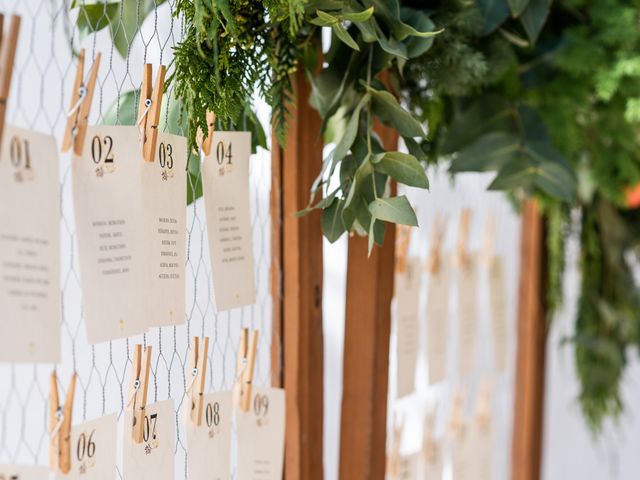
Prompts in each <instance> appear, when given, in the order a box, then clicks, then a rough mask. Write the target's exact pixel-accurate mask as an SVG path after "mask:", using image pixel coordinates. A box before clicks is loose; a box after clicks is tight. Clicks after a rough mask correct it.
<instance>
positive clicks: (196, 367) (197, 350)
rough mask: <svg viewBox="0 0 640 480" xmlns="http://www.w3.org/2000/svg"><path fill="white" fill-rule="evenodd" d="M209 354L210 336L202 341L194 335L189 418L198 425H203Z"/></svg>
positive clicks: (190, 364) (188, 390)
mask: <svg viewBox="0 0 640 480" xmlns="http://www.w3.org/2000/svg"><path fill="white" fill-rule="evenodd" d="M208 354H209V337H204V338H203V339H202V341H201V340H200V338H198V337H193V342H192V346H191V361H190V362H189V366H190V367H191V375H192V378H191V386H190V387H189V388H188V389H187V395H188V397H189V400H190V408H189V414H188V417H189V420H190V421H191V422H192V423H193V424H194V425H196V426H198V427H199V426H200V425H202V412H203V410H204V408H203V404H204V403H203V398H202V397H203V395H204V384H205V380H206V375H207V355H208Z"/></svg>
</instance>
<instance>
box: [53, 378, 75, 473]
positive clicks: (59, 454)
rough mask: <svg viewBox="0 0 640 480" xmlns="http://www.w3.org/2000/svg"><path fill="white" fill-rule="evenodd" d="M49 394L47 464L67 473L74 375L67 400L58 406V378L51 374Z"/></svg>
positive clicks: (68, 469)
mask: <svg viewBox="0 0 640 480" xmlns="http://www.w3.org/2000/svg"><path fill="white" fill-rule="evenodd" d="M50 388H51V392H50V397H49V435H50V444H49V464H50V467H51V469H52V470H60V471H61V472H62V473H69V471H70V470H71V419H72V416H73V397H74V394H75V390H76V374H75V373H73V374H72V375H71V380H70V381H69V389H68V390H67V398H66V401H65V403H64V406H62V405H60V395H59V393H58V377H57V375H56V372H55V371H54V372H53V373H52V374H51V385H50Z"/></svg>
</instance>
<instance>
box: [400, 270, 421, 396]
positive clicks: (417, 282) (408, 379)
mask: <svg viewBox="0 0 640 480" xmlns="http://www.w3.org/2000/svg"><path fill="white" fill-rule="evenodd" d="M421 267H422V263H421V261H420V259H410V260H409V261H407V265H406V268H405V269H404V271H403V272H400V273H398V274H397V275H396V282H395V325H396V358H397V362H396V365H397V372H396V381H397V387H396V389H397V390H396V392H397V393H396V395H397V396H398V397H404V396H406V395H409V394H411V393H413V391H414V386H415V372H416V361H417V358H418V348H419V340H420V332H419V323H418V315H419V307H420V305H419V304H420V287H421V280H422V268H421Z"/></svg>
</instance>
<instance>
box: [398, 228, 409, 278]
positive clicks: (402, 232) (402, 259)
mask: <svg viewBox="0 0 640 480" xmlns="http://www.w3.org/2000/svg"><path fill="white" fill-rule="evenodd" d="M410 243H411V227H410V226H408V225H398V226H397V227H396V272H397V273H403V272H405V271H406V270H407V255H408V252H409V244H410Z"/></svg>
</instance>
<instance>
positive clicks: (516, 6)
mask: <svg viewBox="0 0 640 480" xmlns="http://www.w3.org/2000/svg"><path fill="white" fill-rule="evenodd" d="M528 3H529V0H509V8H510V9H511V14H512V15H513V16H514V17H517V16H519V15H520V14H521V13H522V11H523V10H524V9H525V8H526V7H527V4H528Z"/></svg>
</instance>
